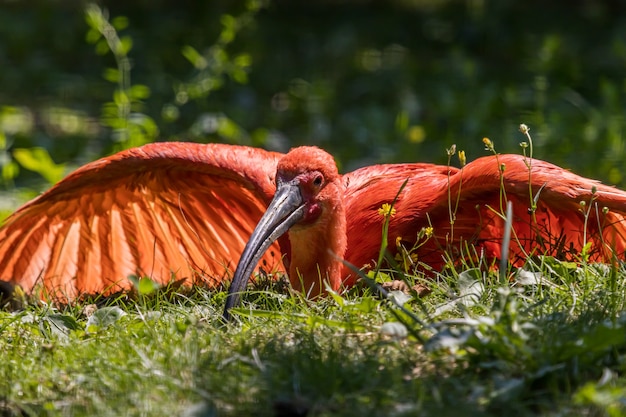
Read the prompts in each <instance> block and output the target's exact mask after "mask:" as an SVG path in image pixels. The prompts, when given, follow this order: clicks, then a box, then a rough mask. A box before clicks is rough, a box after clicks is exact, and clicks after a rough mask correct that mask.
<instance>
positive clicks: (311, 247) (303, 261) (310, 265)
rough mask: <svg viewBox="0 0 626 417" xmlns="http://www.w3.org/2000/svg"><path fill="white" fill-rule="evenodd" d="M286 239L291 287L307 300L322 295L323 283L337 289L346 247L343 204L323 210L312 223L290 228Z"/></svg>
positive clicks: (338, 203)
mask: <svg viewBox="0 0 626 417" xmlns="http://www.w3.org/2000/svg"><path fill="white" fill-rule="evenodd" d="M289 240H290V243H291V254H292V255H291V263H290V266H289V280H290V281H291V285H292V287H293V288H294V289H296V290H298V291H303V292H304V293H305V294H307V295H308V296H309V297H312V296H316V295H319V294H320V293H323V292H324V291H325V283H326V282H328V283H329V284H330V287H331V288H332V289H333V290H338V289H339V287H340V285H341V271H342V266H343V264H342V262H341V261H342V259H343V258H344V256H345V252H346V247H347V237H346V216H345V212H344V207H343V201H338V202H337V203H336V204H334V205H333V206H332V207H328V208H327V209H325V210H324V213H323V215H322V216H320V218H319V219H318V220H317V221H316V222H315V223H314V224H311V225H306V226H296V227H293V228H291V230H290V231H289Z"/></svg>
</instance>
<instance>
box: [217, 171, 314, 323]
mask: <svg viewBox="0 0 626 417" xmlns="http://www.w3.org/2000/svg"><path fill="white" fill-rule="evenodd" d="M304 212H305V206H304V200H303V198H302V195H301V194H300V188H299V187H298V185H297V184H296V183H292V182H288V183H282V184H279V185H278V187H277V189H276V194H275V195H274V199H273V200H272V202H271V203H270V205H269V207H268V208H267V211H266V212H265V214H263V217H261V220H260V221H259V223H258V224H257V226H256V228H255V229H254V231H253V232H252V236H250V240H249V241H248V243H247V244H246V247H245V248H244V250H243V253H242V254H241V258H240V259H239V264H238V265H237V269H236V270H235V276H234V277H233V281H232V283H231V284H230V289H229V290H228V296H227V297H226V306H225V307H224V314H223V319H224V321H229V320H230V319H231V315H230V311H229V310H230V309H231V308H233V307H236V306H237V305H238V304H239V298H240V295H241V292H242V291H243V290H244V289H245V287H246V285H247V284H248V280H249V279H250V275H251V274H252V271H254V267H255V266H256V265H257V264H258V263H259V260H260V259H261V257H262V256H263V254H265V252H266V251H267V249H268V248H269V247H270V245H271V244H272V243H274V241H276V239H278V238H279V237H280V236H282V235H283V234H284V233H285V232H287V230H289V228H290V227H291V226H293V225H294V224H296V223H297V222H298V221H300V220H301V219H302V218H303V217H304Z"/></svg>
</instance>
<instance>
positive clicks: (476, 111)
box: [0, 0, 626, 190]
mask: <svg viewBox="0 0 626 417" xmlns="http://www.w3.org/2000/svg"><path fill="white" fill-rule="evenodd" d="M625 93H626V2H623V1H617V0H613V1H599V0H561V1H550V2H546V1H538V0H530V1H529V0H527V1H523V2H521V1H513V0H493V1H489V0H464V1H462V0H458V1H452V0H395V1H365V0H346V1H336V0H333V1H331V0H309V1H306V2H302V1H292V0H275V1H261V0H248V1H233V0H219V1H178V2H171V1H165V0H136V1H126V0H123V1H122V0H111V1H103V2H100V3H95V4H94V3H87V2H83V1H68V0H65V1H62V0H58V1H54V0H12V1H2V2H1V3H0V168H1V174H2V178H1V179H0V186H1V188H4V189H5V190H11V189H16V188H19V189H24V188H27V189H31V190H39V189H42V188H45V187H47V186H48V185H49V183H52V182H54V181H57V180H58V179H60V178H61V177H62V176H63V175H64V174H67V172H68V171H69V170H71V169H72V168H74V167H76V166H78V165H80V164H83V163H85V162H88V161H91V160H94V159H96V158H98V157H100V156H103V155H107V154H110V153H112V152H114V151H116V150H120V149H123V148H127V147H129V146H135V145H139V144H142V143H145V142H148V141H155V140H159V141H163V140H184V141H196V142H225V143H239V144H247V145H254V146H262V147H265V148H268V149H274V150H281V151H285V150H287V149H289V147H291V146H294V145H299V144H315V145H319V146H321V147H323V148H325V149H327V150H328V151H330V152H332V153H333V154H334V155H335V156H336V157H337V160H338V162H339V164H340V167H341V170H342V171H347V170H351V169H354V168H357V167H359V166H362V165H367V164H372V163H382V162H400V161H429V162H437V163H445V162H446V160H447V156H446V148H448V147H450V145H452V144H453V143H454V144H456V145H457V149H464V150H465V151H466V153H467V157H468V160H472V159H475V158H477V157H479V156H482V155H484V154H486V151H485V150H484V146H483V144H482V141H481V139H482V138H483V137H485V136H486V137H489V138H490V139H492V140H493V141H494V142H495V145H496V149H497V150H498V151H500V152H515V153H520V152H521V149H520V146H519V143H520V142H522V141H524V140H525V138H524V137H523V136H522V135H521V133H519V131H518V126H519V124H520V123H526V124H527V125H528V126H529V127H530V128H531V132H530V133H531V135H532V136H533V142H534V156H535V157H538V158H541V159H545V160H548V161H551V162H553V163H557V164H559V165H562V166H564V167H566V168H569V169H572V170H573V171H575V172H577V173H580V174H583V175H586V176H590V177H595V178H598V179H602V180H603V181H605V182H608V183H611V184H616V185H618V186H621V187H624V186H625V185H626V176H625V173H626V171H625V168H626V162H625V161H624V155H625V154H626V152H625V149H624V148H625V138H624V129H625V119H624V111H625V103H624V97H625ZM455 162H456V161H455Z"/></svg>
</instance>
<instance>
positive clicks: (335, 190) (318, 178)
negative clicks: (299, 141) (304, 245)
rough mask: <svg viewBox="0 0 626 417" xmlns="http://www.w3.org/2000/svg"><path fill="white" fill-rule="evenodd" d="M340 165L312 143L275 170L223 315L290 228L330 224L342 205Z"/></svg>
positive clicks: (283, 161)
mask: <svg viewBox="0 0 626 417" xmlns="http://www.w3.org/2000/svg"><path fill="white" fill-rule="evenodd" d="M340 199H341V181H340V176H339V173H338V171H337V165H336V164H335V160H334V159H333V157H332V156H331V155H330V154H328V153H327V152H325V151H323V150H321V149H319V148H316V147H310V146H303V147H299V148H295V149H292V150H291V151H289V153H287V154H286V155H285V156H284V157H282V158H281V159H280V160H279V162H278V166H277V169H276V193H275V194H274V198H273V199H272V201H271V203H270V205H269V206H268V208H267V211H266V212H265V214H264V215H263V217H261V220H260V221H259V223H258V224H257V226H256V228H255V229H254V231H253V232H252V236H250V240H249V241H248V243H247V244H246V247H245V248H244V251H243V253H242V255H241V258H240V260H239V264H238V265H237V269H236V271H235V275H234V277H233V281H232V283H231V285H230V290H229V293H228V298H227V299H226V308H225V311H224V318H226V319H228V318H229V317H230V316H229V314H228V310H229V309H230V308H231V307H233V306H236V305H237V304H238V303H239V293H240V292H241V291H243V289H244V288H245V286H246V284H247V282H248V279H249V278H250V275H251V274H252V271H253V270H254V267H255V266H256V265H257V263H258V262H259V260H260V259H261V257H262V256H263V254H264V253H265V252H266V251H267V249H268V248H269V247H270V245H271V244H272V243H273V242H274V241H276V239H278V238H279V237H280V236H282V235H283V234H284V233H286V232H287V231H288V230H290V229H292V228H293V230H294V231H295V230H304V229H307V228H311V227H315V226H320V225H323V224H326V223H327V218H328V217H329V216H330V215H331V213H332V212H333V211H334V210H335V208H336V205H337V204H340Z"/></svg>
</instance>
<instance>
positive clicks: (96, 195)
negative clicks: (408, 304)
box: [0, 143, 626, 301]
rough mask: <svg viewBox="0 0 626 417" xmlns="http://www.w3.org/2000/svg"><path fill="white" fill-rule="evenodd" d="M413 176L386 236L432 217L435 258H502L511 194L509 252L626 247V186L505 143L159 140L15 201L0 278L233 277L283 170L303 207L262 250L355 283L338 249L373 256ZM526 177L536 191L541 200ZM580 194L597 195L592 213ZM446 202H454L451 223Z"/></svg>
mask: <svg viewBox="0 0 626 417" xmlns="http://www.w3.org/2000/svg"><path fill="white" fill-rule="evenodd" d="M529 161H530V162H531V166H532V169H531V171H530V175H529V169H528V167H527V165H526V163H528V162H529ZM502 164H504V166H505V169H504V171H501V170H500V166H501V165H502ZM277 170H278V174H277ZM407 179H408V183H407V185H406V187H405V189H404V190H403V192H402V193H401V194H400V196H399V198H398V200H397V202H396V204H395V208H396V215H395V216H393V217H392V218H391V219H390V228H389V247H390V248H392V249H393V248H395V247H396V244H395V242H396V241H398V242H401V244H402V245H403V246H405V247H408V248H410V247H411V245H412V244H413V243H414V242H415V240H416V238H417V236H418V234H419V232H420V230H422V228H424V227H432V228H433V236H432V237H431V238H430V239H428V240H427V241H426V243H424V244H423V246H421V247H420V248H419V249H418V251H417V256H418V259H419V260H420V261H421V262H424V263H426V264H428V265H430V266H432V267H433V268H435V269H438V268H441V267H442V265H443V264H444V253H448V255H449V256H452V257H455V256H461V255H462V252H463V248H464V245H465V242H467V243H470V244H473V245H474V246H475V247H476V253H482V254H483V255H484V256H485V257H486V258H497V257H498V256H499V255H500V243H501V237H502V235H503V227H504V221H503V219H502V217H501V207H502V206H503V205H504V204H506V201H508V200H510V201H512V202H513V207H514V219H513V230H514V233H513V240H512V245H511V260H512V262H514V263H516V264H518V265H519V263H520V262H522V261H523V260H524V259H526V258H527V256H528V255H544V254H549V255H554V256H559V257H565V258H571V259H576V256H578V255H579V254H580V252H581V250H582V247H583V244H584V239H586V240H587V241H589V242H591V244H592V251H591V260H593V261H601V262H611V261H613V260H614V259H616V258H617V259H623V256H624V251H625V250H626V222H625V221H624V215H625V214H626V192H624V191H621V190H618V189H616V188H613V187H608V186H604V185H602V184H600V183H599V182H597V181H594V180H589V179H586V178H583V177H580V176H577V175H575V174H572V173H570V172H568V171H566V170H564V169H562V168H559V167H556V166H554V165H551V164H549V163H546V162H542V161H539V160H532V161H531V160H528V159H527V160H524V158H523V157H522V156H515V155H499V156H497V157H496V156H489V157H484V158H480V159H478V160H476V161H474V162H471V163H469V164H468V165H466V166H465V167H464V168H463V169H462V170H461V169H456V168H450V167H445V166H436V165H431V164H397V165H377V166H371V167H366V168H362V169H359V170H356V171H354V172H352V173H349V174H346V175H343V176H340V175H339V174H338V173H337V168H336V166H335V165H334V162H333V160H332V157H331V156H330V155H328V154H327V153H325V152H324V151H322V150H320V149H317V148H311V147H303V148H296V149H295V150H292V151H291V152H290V153H288V154H286V155H282V154H279V153H273V152H267V151H264V150H261V149H255V148H249V147H239V146H230V145H219V144H209V145H201V144H191V143H157V144H151V145H146V146H143V147H141V148H136V149H131V150H128V151H124V152H120V153H118V154H115V155H113V156H110V157H107V158H103V159H100V160H98V161H95V162H92V163H90V164H87V165H85V166H83V167H82V168H80V169H78V170H77V171H75V172H74V173H72V174H70V175H69V176H68V177H67V178H65V179H64V180H63V181H61V182H60V183H58V184H57V185H55V186H54V187H52V188H51V189H50V190H48V191H47V192H45V193H44V194H42V195H41V196H39V197H38V198H36V199H34V200H32V201H31V202H29V203H27V204H25V205H24V206H22V207H21V208H20V209H18V210H17V211H16V212H15V213H14V214H13V215H12V216H10V217H9V218H8V219H7V220H6V221H5V222H4V225H3V226H2V227H1V228H0V278H1V279H3V280H7V281H11V282H13V283H15V284H19V285H20V286H22V287H23V288H24V289H25V290H26V291H27V292H30V291H32V290H33V289H35V288H37V287H41V288H42V289H44V290H45V291H44V293H43V295H44V296H45V297H48V298H51V299H55V300H60V301H71V300H73V299H75V298H76V297H77V296H79V295H81V294H95V293H100V294H109V293H112V292H116V291H120V290H127V289H129V288H130V283H129V281H128V279H127V277H128V275H131V274H135V275H140V276H149V277H151V278H152V279H153V280H155V281H157V282H159V283H166V282H169V281H170V280H172V279H173V277H175V278H176V279H182V278H185V279H187V280H189V282H190V283H192V282H197V281H202V282H205V283H207V284H209V285H216V284H218V283H220V282H222V281H224V280H227V279H230V277H231V273H232V272H233V271H234V269H235V266H236V262H237V261H238V260H239V257H240V255H241V254H242V252H243V251H244V246H245V245H246V242H247V241H248V239H249V238H250V235H251V234H252V232H253V230H254V229H255V226H256V225H257V223H258V222H259V219H261V217H262V215H263V213H264V211H265V210H266V209H267V207H268V205H269V204H270V202H272V198H273V196H274V193H275V192H276V189H277V188H276V187H277V185H276V183H277V181H278V182H279V184H283V183H286V182H290V184H291V185H292V186H293V187H292V188H293V189H294V190H296V191H295V192H296V194H297V193H299V194H300V196H301V197H302V200H303V201H304V202H303V203H302V204H301V205H300V206H298V207H297V209H294V210H298V216H301V217H298V219H297V220H294V221H295V223H293V224H291V223H290V224H289V231H288V234H287V235H285V236H283V237H280V238H278V236H273V235H271V236H268V237H267V239H269V240H268V241H267V244H268V245H270V246H269V250H267V251H265V252H263V254H261V255H260V256H261V263H260V265H262V266H263V268H264V269H265V270H272V269H274V268H276V269H278V270H279V271H288V272H289V274H290V279H291V281H292V284H293V285H294V286H296V287H297V288H303V289H305V290H306V291H308V292H311V293H314V294H315V293H318V292H320V291H321V290H322V286H321V285H320V279H322V280H329V282H330V283H331V285H332V287H333V288H339V287H340V285H341V283H342V282H343V283H344V284H346V285H351V284H353V283H354V274H353V273H352V272H351V271H350V270H349V269H347V268H346V267H344V266H343V265H342V263H341V262H340V260H339V259H341V258H345V259H346V260H347V261H349V262H350V263H352V264H355V265H356V266H358V267H361V266H363V265H365V264H370V265H372V262H373V261H374V260H375V259H377V257H378V251H379V248H380V237H381V227H382V222H383V218H382V217H381V216H380V215H379V214H378V209H379V208H380V207H381V205H382V204H383V203H391V202H393V200H394V197H395V196H396V194H397V193H398V190H399V189H400V187H401V186H402V184H403V182H404V181H405V180H407ZM501 183H502V184H503V185H504V190H505V194H502V193H501V187H500V185H501ZM529 184H530V189H529ZM281 186H282V185H281ZM592 188H593V189H594V193H592ZM531 193H532V196H533V197H534V196H536V195H538V197H537V199H536V202H537V204H536V209H535V210H534V212H533V211H532V210H530V211H529V208H530V205H531ZM580 201H585V202H586V203H587V204H588V205H587V206H586V208H589V204H591V210H589V216H588V218H587V220H586V229H585V216H584V215H583V212H582V210H581V209H584V207H581V205H580ZM450 207H452V208H455V207H457V208H456V209H455V210H453V212H454V216H455V217H454V222H453V224H451V222H450ZM605 207H606V209H605ZM287 236H288V237H287ZM276 238H278V241H277V242H274V240H275V239H276ZM263 239H265V240H267V239H266V237H263ZM272 239H274V240H272ZM270 240H271V242H270ZM272 242H273V243H272ZM283 255H285V257H284V259H282V257H283ZM335 255H336V256H335ZM253 267H254V265H253ZM313 275H315V276H313ZM320 277H321V278H320Z"/></svg>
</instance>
